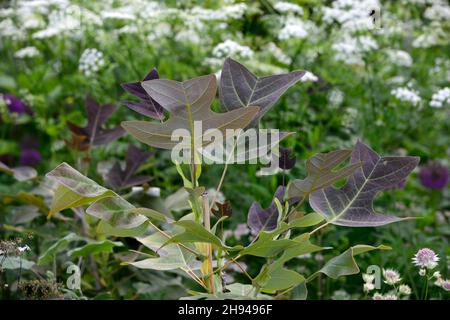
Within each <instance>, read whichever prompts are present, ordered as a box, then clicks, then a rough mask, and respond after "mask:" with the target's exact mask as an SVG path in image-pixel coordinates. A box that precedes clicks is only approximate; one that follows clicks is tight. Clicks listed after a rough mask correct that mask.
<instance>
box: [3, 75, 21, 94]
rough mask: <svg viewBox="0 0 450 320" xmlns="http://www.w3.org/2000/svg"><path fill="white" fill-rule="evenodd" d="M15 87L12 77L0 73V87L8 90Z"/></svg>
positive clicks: (12, 89)
mask: <svg viewBox="0 0 450 320" xmlns="http://www.w3.org/2000/svg"><path fill="white" fill-rule="evenodd" d="M16 87H17V84H16V81H15V80H14V78H13V77H10V76H7V75H4V74H2V75H0V88H3V89H6V90H8V91H14V89H15V88H16Z"/></svg>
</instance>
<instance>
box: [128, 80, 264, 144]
mask: <svg viewBox="0 0 450 320" xmlns="http://www.w3.org/2000/svg"><path fill="white" fill-rule="evenodd" d="M142 87H143V88H144V89H145V90H146V91H147V93H148V94H149V95H150V96H151V97H152V99H154V100H155V101H157V102H158V103H159V104H160V105H161V106H162V107H163V108H164V109H166V110H168V111H169V112H170V117H169V119H168V120H167V121H165V122H163V123H161V124H156V123H151V122H146V121H124V122H122V126H123V127H124V128H125V130H126V131H127V132H128V133H130V134H131V135H133V136H134V137H135V138H136V139H138V140H139V141H141V142H143V143H145V144H148V145H150V146H153V147H157V148H162V149H172V148H173V147H175V146H176V145H178V144H179V143H180V142H179V141H172V133H173V132H174V131H175V130H176V129H185V132H184V133H180V137H181V138H182V139H183V140H182V142H185V144H183V147H185V148H187V149H189V148H191V149H192V145H194V150H197V148H199V147H202V146H203V145H204V144H205V145H206V144H208V143H209V141H210V140H211V137H212V136H213V133H212V130H210V131H208V132H209V133H206V131H207V130H208V129H217V130H219V131H220V132H222V133H225V131H226V129H243V128H245V127H246V126H247V125H248V124H249V123H250V121H251V120H252V119H253V118H254V117H255V115H256V113H257V112H258V110H259V108H258V107H248V108H247V109H246V110H245V111H242V110H234V111H231V112H226V113H215V112H213V111H212V110H211V109H210V105H211V103H212V101H213V99H214V97H215V95H216V91H217V82H216V77H215V75H207V76H202V77H198V78H194V79H191V80H187V81H184V82H178V81H173V80H163V79H158V80H149V81H144V82H142ZM196 121H201V130H197V131H199V132H195V130H194V129H193V128H194V122H196Z"/></svg>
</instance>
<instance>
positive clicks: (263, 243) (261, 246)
mask: <svg viewBox="0 0 450 320" xmlns="http://www.w3.org/2000/svg"><path fill="white" fill-rule="evenodd" d="M273 238H274V234H273V233H269V232H264V231H262V232H260V233H259V237H258V240H256V241H255V242H254V243H252V244H250V245H249V246H247V247H246V248H244V249H243V250H242V251H241V252H239V254H240V255H241V256H244V255H250V256H257V257H264V258H269V257H273V256H276V255H277V254H279V253H281V252H282V251H284V250H286V249H287V248H290V247H293V246H296V245H297V244H298V243H297V242H296V241H293V240H290V239H279V240H274V239H273Z"/></svg>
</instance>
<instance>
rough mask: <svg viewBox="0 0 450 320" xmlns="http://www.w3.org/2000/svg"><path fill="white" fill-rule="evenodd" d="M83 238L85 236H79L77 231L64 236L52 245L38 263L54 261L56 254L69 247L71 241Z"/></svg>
mask: <svg viewBox="0 0 450 320" xmlns="http://www.w3.org/2000/svg"><path fill="white" fill-rule="evenodd" d="M79 240H83V238H81V237H79V236H77V235H76V234H75V233H69V234H68V235H66V236H65V237H64V238H61V239H59V240H58V241H56V242H55V243H54V244H53V245H52V246H50V247H49V248H48V249H47V250H46V251H45V252H44V253H43V254H42V255H41V256H40V257H39V259H38V265H40V266H42V265H46V264H49V263H50V262H52V261H53V258H54V257H55V255H56V254H57V253H58V252H60V251H62V250H64V249H65V248H67V246H68V245H69V243H71V242H73V241H79Z"/></svg>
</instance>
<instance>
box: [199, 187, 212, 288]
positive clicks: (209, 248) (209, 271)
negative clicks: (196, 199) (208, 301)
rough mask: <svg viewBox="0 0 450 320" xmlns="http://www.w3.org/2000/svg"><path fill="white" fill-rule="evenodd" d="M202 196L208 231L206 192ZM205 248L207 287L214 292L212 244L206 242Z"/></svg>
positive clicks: (209, 228)
mask: <svg viewBox="0 0 450 320" xmlns="http://www.w3.org/2000/svg"><path fill="white" fill-rule="evenodd" d="M202 197H203V223H204V225H205V229H206V230H208V231H210V230H211V213H210V210H209V201H208V193H206V192H204V193H203V194H202ZM206 246H207V247H206V248H207V255H206V259H207V260H206V261H207V272H206V273H207V274H208V275H209V279H208V280H209V282H208V287H209V291H210V292H211V293H212V294H214V293H215V292H214V291H215V290H214V276H213V263H212V255H213V253H212V245H211V243H208V244H206Z"/></svg>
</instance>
